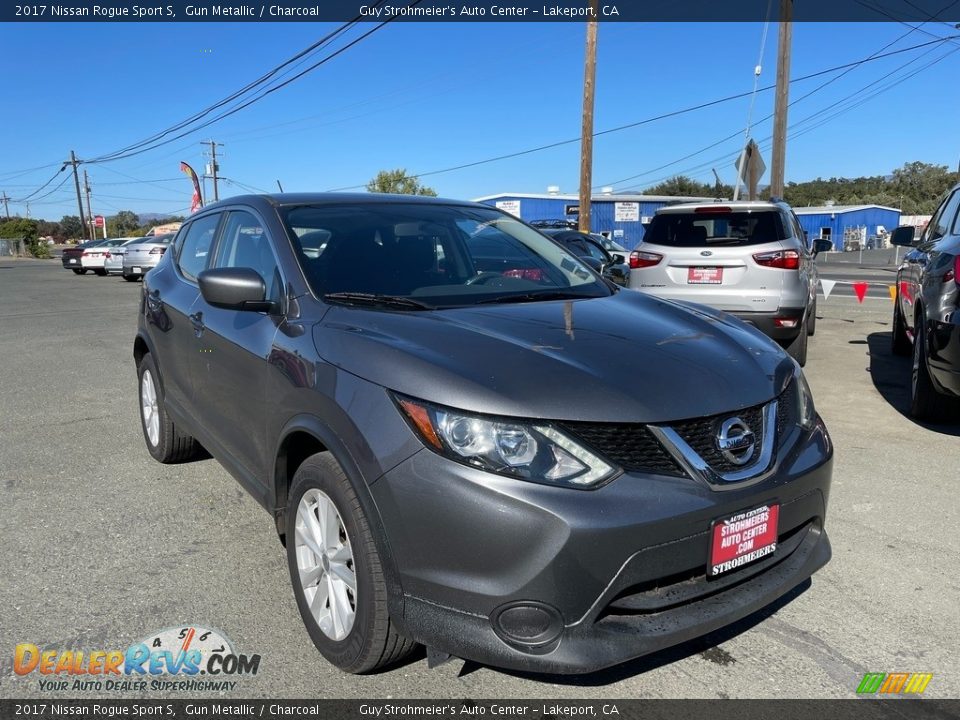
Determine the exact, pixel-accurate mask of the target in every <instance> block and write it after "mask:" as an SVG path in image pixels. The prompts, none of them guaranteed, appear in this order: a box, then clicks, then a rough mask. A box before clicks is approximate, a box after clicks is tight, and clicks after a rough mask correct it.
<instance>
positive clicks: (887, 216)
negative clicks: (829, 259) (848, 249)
mask: <svg viewBox="0 0 960 720" xmlns="http://www.w3.org/2000/svg"><path fill="white" fill-rule="evenodd" d="M793 211H794V212H795V213H796V214H797V217H798V218H799V219H800V226H801V227H802V228H803V229H804V230H806V231H807V237H809V238H810V239H811V240H812V239H813V238H821V237H822V238H829V239H830V240H831V241H832V242H833V247H834V249H836V250H843V249H844V237H847V238H853V237H854V236H856V237H858V238H859V241H860V242H866V241H867V239H868V238H871V237H879V236H882V235H885V234H886V233H888V232H890V231H892V230H893V229H894V228H895V227H897V225H899V224H900V211H899V210H897V209H896V208H890V207H884V206H883V205H824V206H821V207H795V208H794V209H793Z"/></svg>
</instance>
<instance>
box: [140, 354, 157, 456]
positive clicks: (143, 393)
mask: <svg viewBox="0 0 960 720" xmlns="http://www.w3.org/2000/svg"><path fill="white" fill-rule="evenodd" d="M140 410H141V414H142V416H143V428H144V430H146V431H147V439H148V440H149V441H150V444H151V445H153V446H154V447H156V446H157V443H159V442H160V413H159V411H158V408H157V387H156V385H155V384H154V382H153V375H152V374H151V372H150V371H149V370H144V371H143V375H142V376H141V378H140Z"/></svg>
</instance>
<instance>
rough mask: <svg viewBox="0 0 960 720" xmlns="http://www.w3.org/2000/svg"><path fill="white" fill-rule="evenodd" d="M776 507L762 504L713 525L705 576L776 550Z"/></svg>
mask: <svg viewBox="0 0 960 720" xmlns="http://www.w3.org/2000/svg"><path fill="white" fill-rule="evenodd" d="M779 516H780V506H779V505H764V506H763V507H758V508H754V509H753V510H746V511H744V512H740V513H737V514H736V515H734V516H733V517H729V518H725V519H723V520H717V521H716V522H715V523H714V524H713V531H712V533H711V535H712V538H711V540H712V542H711V546H710V564H709V565H707V575H720V574H721V573H725V572H728V571H730V570H736V569H737V568H739V567H742V566H744V565H746V564H747V563H749V562H753V561H754V560H759V559H760V558H762V557H766V556H767V555H771V554H773V553H774V552H775V551H776V549H777V520H778V519H779Z"/></svg>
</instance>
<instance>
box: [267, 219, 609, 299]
mask: <svg viewBox="0 0 960 720" xmlns="http://www.w3.org/2000/svg"><path fill="white" fill-rule="evenodd" d="M281 216H282V218H283V220H284V222H285V224H286V226H287V229H288V231H289V234H290V237H291V239H292V241H293V245H294V249H295V250H296V252H297V259H298V261H299V262H300V265H301V267H302V268H303V271H304V275H305V276H306V278H307V281H308V282H309V283H310V286H311V288H312V289H313V291H314V293H315V294H316V295H317V296H319V297H327V298H328V299H337V298H336V297H335V296H336V295H341V296H342V294H343V293H362V294H366V295H372V296H387V297H392V298H408V299H411V300H415V301H417V302H418V303H422V304H423V305H426V306H430V307H453V306H464V305H474V304H479V303H486V302H511V301H512V299H516V300H517V301H521V300H523V301H530V300H536V299H541V298H542V299H558V298H568V297H569V298H588V297H603V296H606V295H609V294H610V290H609V288H608V287H607V285H606V284H605V283H603V282H602V281H601V280H600V279H599V278H598V277H597V276H596V275H595V274H594V273H593V272H592V271H591V270H590V269H589V268H588V267H587V266H586V265H585V264H584V263H583V262H582V261H581V260H579V259H578V258H577V257H576V256H575V255H573V254H571V253H570V252H568V251H566V250H564V249H563V248H562V247H560V246H559V245H557V244H556V243H554V242H552V241H551V240H549V239H547V238H545V237H544V236H543V235H541V234H540V233H539V232H537V231H536V230H533V229H531V228H530V227H528V226H526V225H524V224H523V223H522V222H520V221H519V220H517V219H516V218H514V217H512V216H510V215H507V214H506V213H503V212H501V211H499V210H496V209H494V208H490V209H486V208H475V207H469V206H461V205H432V204H417V203H410V204H403V203H356V204H343V205H313V206H311V205H298V206H291V207H287V208H284V209H283V210H282V212H281ZM331 295H332V296H334V297H332V298H331V297H330V296H331Z"/></svg>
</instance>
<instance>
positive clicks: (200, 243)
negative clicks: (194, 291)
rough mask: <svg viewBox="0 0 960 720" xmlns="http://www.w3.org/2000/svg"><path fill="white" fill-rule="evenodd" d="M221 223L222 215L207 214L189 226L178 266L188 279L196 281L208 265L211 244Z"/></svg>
mask: <svg viewBox="0 0 960 720" xmlns="http://www.w3.org/2000/svg"><path fill="white" fill-rule="evenodd" d="M219 223H220V215H219V214H216V215H207V216H206V217H202V218H200V219H199V220H194V221H193V222H192V223H190V227H189V228H187V233H186V235H185V236H184V238H183V244H182V245H181V246H180V248H179V252H178V253H177V267H179V268H180V272H181V273H182V274H183V276H184V277H185V278H187V279H188V280H193V281H196V279H197V275H199V274H200V272H201V271H203V270H205V269H206V267H207V259H208V255H209V254H210V245H212V244H213V236H214V233H216V231H217V225H218V224H219Z"/></svg>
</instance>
